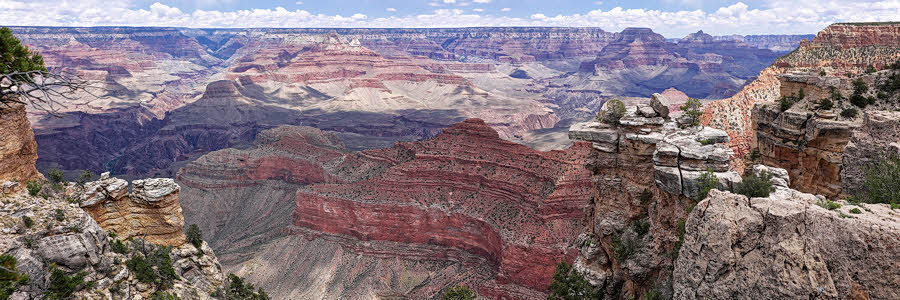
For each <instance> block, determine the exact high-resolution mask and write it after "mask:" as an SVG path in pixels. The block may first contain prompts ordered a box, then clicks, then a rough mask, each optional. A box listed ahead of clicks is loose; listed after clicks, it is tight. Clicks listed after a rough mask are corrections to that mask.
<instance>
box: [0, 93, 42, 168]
mask: <svg viewBox="0 0 900 300" xmlns="http://www.w3.org/2000/svg"><path fill="white" fill-rule="evenodd" d="M35 161H37V144H36V143H35V142H34V133H33V132H32V131H31V124H30V123H29V122H28V119H27V118H25V105H21V104H12V106H11V107H7V106H6V105H4V104H0V181H17V182H19V183H20V185H23V184H24V182H25V181H27V180H30V179H33V178H38V177H41V174H39V173H38V171H37V169H35V168H34V162H35Z"/></svg>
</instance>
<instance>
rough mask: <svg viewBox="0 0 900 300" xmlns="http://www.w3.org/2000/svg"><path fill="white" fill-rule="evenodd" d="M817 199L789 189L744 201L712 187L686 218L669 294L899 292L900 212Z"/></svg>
mask: <svg viewBox="0 0 900 300" xmlns="http://www.w3.org/2000/svg"><path fill="white" fill-rule="evenodd" d="M819 201H821V199H820V198H817V197H816V196H813V195H810V194H804V193H800V192H797V191H794V190H790V189H779V190H778V191H777V192H776V193H773V194H772V195H771V196H770V197H768V198H753V199H749V200H748V199H747V198H746V197H744V196H740V195H735V194H731V193H727V192H720V191H711V192H710V196H709V197H708V198H707V199H706V200H704V201H702V202H700V203H699V204H698V205H697V207H696V208H695V209H694V210H693V212H691V214H690V216H689V217H688V221H687V226H686V232H687V234H686V235H685V238H684V245H683V246H682V248H681V251H680V253H679V255H678V261H677V262H676V264H675V271H674V274H673V277H674V279H675V281H674V290H675V298H676V299H794V298H806V297H811V296H812V297H816V298H822V299H846V298H848V297H853V296H851V295H857V294H863V295H867V296H864V297H863V298H871V299H895V298H897V297H900V273H898V272H900V271H898V270H900V269H898V267H897V263H896V260H895V259H892V257H894V256H895V254H896V245H898V244H900V217H898V216H897V215H896V214H895V213H893V212H892V211H891V210H890V208H889V207H887V205H882V204H880V205H871V204H870V205H866V206H865V207H858V209H860V210H862V211H863V212H862V213H861V214H852V213H849V210H850V209H851V208H854V206H852V205H849V204H847V203H846V202H841V203H842V204H843V206H842V207H841V208H838V209H837V210H835V211H829V210H827V209H825V208H822V207H820V206H818V205H816V203H817V202H819ZM842 215H843V216H847V217H841V216H842Z"/></svg>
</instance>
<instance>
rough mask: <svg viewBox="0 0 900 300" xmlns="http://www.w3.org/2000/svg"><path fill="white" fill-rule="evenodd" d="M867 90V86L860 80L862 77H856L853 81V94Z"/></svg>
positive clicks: (866, 91) (859, 93) (863, 92)
mask: <svg viewBox="0 0 900 300" xmlns="http://www.w3.org/2000/svg"><path fill="white" fill-rule="evenodd" d="M868 92H869V86H867V85H866V82H865V81H863V80H862V78H857V79H856V80H854V81H853V94H854V95H862V94H865V93H868Z"/></svg>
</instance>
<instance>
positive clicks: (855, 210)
mask: <svg viewBox="0 0 900 300" xmlns="http://www.w3.org/2000/svg"><path fill="white" fill-rule="evenodd" d="M850 213H851V214H861V213H862V211H861V210H859V208H855V207H854V208H853V209H851V210H850Z"/></svg>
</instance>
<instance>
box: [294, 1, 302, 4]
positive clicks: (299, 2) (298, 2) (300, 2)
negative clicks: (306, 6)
mask: <svg viewBox="0 0 900 300" xmlns="http://www.w3.org/2000/svg"><path fill="white" fill-rule="evenodd" d="M295 4H297V5H303V1H297V3H295Z"/></svg>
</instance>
